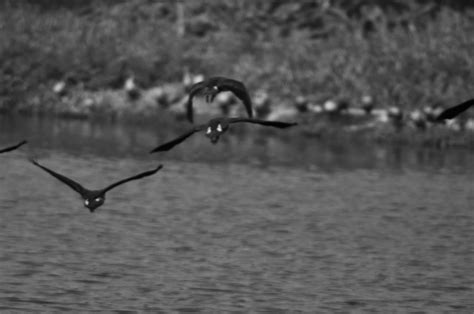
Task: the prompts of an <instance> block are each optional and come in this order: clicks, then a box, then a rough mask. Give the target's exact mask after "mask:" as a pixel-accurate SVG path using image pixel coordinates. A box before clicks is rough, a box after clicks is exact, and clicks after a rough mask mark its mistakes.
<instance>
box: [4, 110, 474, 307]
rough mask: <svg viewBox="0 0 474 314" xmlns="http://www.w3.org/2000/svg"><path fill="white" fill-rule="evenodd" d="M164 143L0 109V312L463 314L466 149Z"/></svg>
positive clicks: (471, 290)
mask: <svg viewBox="0 0 474 314" xmlns="http://www.w3.org/2000/svg"><path fill="white" fill-rule="evenodd" d="M256 128H258V127H256ZM176 134H177V133H176V132H175V131H166V132H162V131H161V132H159V131H157V130H156V129H155V128H152V127H146V126H142V127H136V126H131V125H130V126H119V125H113V124H106V123H105V124H104V123H87V122H84V121H60V120H56V121H51V120H38V119H24V118H23V119H20V118H17V119H13V118H7V117H0V147H3V146H8V145H10V144H13V143H15V142H17V141H18V140H20V139H22V138H23V137H26V138H28V139H29V140H30V144H29V145H27V146H25V147H23V148H22V149H21V150H20V151H15V152H12V153H8V154H2V155H0V161H1V162H0V283H1V284H0V311H2V312H3V311H19V312H23V311H29V310H34V311H43V312H51V311H59V312H62V311H67V310H72V311H105V310H108V311H111V310H129V311H151V312H203V313H209V312H214V313H219V312H228V311H237V312H249V311H253V312H268V313H279V312H280V313H282V312H285V313H286V312H309V313H313V312H360V313H367V312H378V313H393V312H417V311H425V312H455V313H472V312H474V266H473V265H474V152H473V151H469V150H463V149H452V150H446V151H443V150H427V149H414V148H409V147H394V146H374V145H371V144H370V143H354V142H353V143H347V142H346V143H322V142H318V141H317V140H316V139H313V138H304V137H302V136H301V135H300V134H299V133H298V132H297V131H296V130H288V132H286V130H277V131H276V132H271V133H268V132H266V131H265V132H257V131H256V130H255V129H254V128H252V127H250V128H248V129H246V130H245V132H244V133H242V134H240V133H239V134H237V133H235V132H234V134H226V135H225V136H224V138H223V139H222V142H220V143H218V144H217V145H215V146H213V145H211V144H210V143H209V142H208V141H207V140H206V139H205V138H204V137H203V135H202V134H197V135H194V136H193V137H192V138H191V139H190V140H189V141H187V142H185V143H183V144H182V145H180V146H178V147H177V148H176V149H175V150H173V151H171V152H169V153H166V154H162V155H149V154H147V151H148V150H150V149H151V148H153V147H154V146H155V145H156V144H158V143H159V142H160V141H164V140H166V139H169V138H172V137H173V136H174V135H176ZM29 156H34V157H36V158H38V160H39V161H40V162H42V163H43V164H45V165H47V166H49V167H51V168H53V169H55V170H57V171H59V172H62V173H64V174H67V175H69V176H71V177H72V178H74V179H77V180H78V181H79V182H82V183H84V185H85V186H87V187H89V188H100V187H103V186H105V185H107V184H109V183H111V182H112V181H114V180H117V179H121V178H123V177H125V176H129V175H132V174H135V173H137V172H141V171H144V170H148V169H152V168H153V167H155V166H156V165H157V163H163V165H164V168H163V169H162V170H161V171H160V172H158V173H157V174H156V175H155V176H152V177H148V178H145V179H143V180H140V181H133V182H129V183H128V184H126V185H123V186H121V187H119V188H117V189H116V190H113V191H110V192H109V193H108V194H107V201H106V202H105V204H104V205H103V206H102V207H101V208H99V209H98V210H97V211H96V212H95V213H93V214H91V213H90V212H89V211H88V210H87V209H86V208H84V207H83V206H82V201H81V200H80V199H79V197H78V196H77V195H76V194H75V193H74V192H73V191H71V190H70V189H69V188H68V187H67V186H64V185H63V184H61V183H59V182H58V181H57V180H55V179H54V178H52V177H50V176H49V175H48V174H46V173H45V172H43V171H41V170H40V169H38V168H36V167H34V166H33V165H31V164H29V163H28V162H27V161H26V158H27V157H29Z"/></svg>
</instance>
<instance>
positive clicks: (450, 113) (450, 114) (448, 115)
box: [436, 99, 474, 121]
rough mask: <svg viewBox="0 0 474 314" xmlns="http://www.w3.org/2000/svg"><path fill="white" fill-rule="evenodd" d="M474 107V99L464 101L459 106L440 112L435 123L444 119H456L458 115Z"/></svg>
mask: <svg viewBox="0 0 474 314" xmlns="http://www.w3.org/2000/svg"><path fill="white" fill-rule="evenodd" d="M472 105H474V99H470V100H468V101H465V102H463V103H461V104H459V105H456V106H454V107H451V108H448V109H446V110H444V111H443V112H441V113H440V114H439V116H438V117H437V118H436V120H437V121H442V120H446V119H452V118H454V117H456V116H457V115H458V114H460V113H461V112H463V111H466V110H467V109H468V108H469V107H471V106H472Z"/></svg>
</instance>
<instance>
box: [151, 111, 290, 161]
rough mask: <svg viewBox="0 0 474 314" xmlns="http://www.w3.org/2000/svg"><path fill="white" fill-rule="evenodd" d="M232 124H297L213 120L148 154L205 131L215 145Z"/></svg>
mask: <svg viewBox="0 0 474 314" xmlns="http://www.w3.org/2000/svg"><path fill="white" fill-rule="evenodd" d="M232 123H253V124H260V125H264V126H269V127H274V128H280V129H285V128H288V127H291V126H294V125H297V124H298V123H287V122H281V121H267V120H259V119H252V118H227V117H222V118H214V119H211V120H210V121H209V122H207V123H204V124H201V125H198V126H195V127H193V128H192V129H190V130H189V131H187V132H186V133H184V134H182V135H181V136H179V137H177V138H175V139H174V140H171V141H169V142H167V143H165V144H162V145H160V146H158V147H156V148H154V149H153V150H152V151H150V153H156V152H162V151H168V150H170V149H172V148H173V147H175V146H176V145H178V144H179V143H181V142H183V141H184V140H185V139H187V138H188V137H190V136H191V135H193V134H194V133H196V132H200V131H205V132H206V136H207V137H208V138H209V139H210V140H211V143H213V144H216V143H217V142H218V141H219V138H220V136H221V135H222V134H223V133H225V132H226V131H227V130H228V129H229V126H230V125H231V124H232Z"/></svg>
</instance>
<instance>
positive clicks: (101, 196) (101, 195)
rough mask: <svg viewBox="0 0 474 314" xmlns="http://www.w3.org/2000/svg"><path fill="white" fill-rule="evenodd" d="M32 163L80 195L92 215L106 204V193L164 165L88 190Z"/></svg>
mask: <svg viewBox="0 0 474 314" xmlns="http://www.w3.org/2000/svg"><path fill="white" fill-rule="evenodd" d="M30 161H31V162H32V163H33V164H34V165H35V166H38V167H40V168H41V169H43V170H44V171H46V172H48V173H49V174H50V175H52V176H53V177H55V178H56V179H58V180H59V181H61V182H63V183H64V184H66V185H68V186H69V187H70V188H71V189H73V190H74V191H76V192H77V193H79V194H80V195H81V197H82V198H83V199H84V206H85V207H87V208H88V209H89V211H90V212H91V213H92V212H94V210H96V209H97V208H98V207H99V206H101V205H102V204H104V202H105V193H106V192H108V191H110V190H112V189H113V188H115V187H117V186H119V185H121V184H124V183H126V182H128V181H132V180H138V179H141V178H144V177H148V176H151V175H153V174H155V173H156V172H158V170H160V169H161V168H163V166H162V165H159V166H158V167H156V168H155V169H153V170H149V171H145V172H142V173H139V174H137V175H134V176H132V177H129V178H126V179H123V180H120V181H117V182H115V183H113V184H111V185H109V186H108V187H106V188H104V189H100V190H88V189H86V188H85V187H83V186H82V185H81V184H79V183H77V182H76V181H74V180H72V179H69V178H67V177H65V176H63V175H62V174H59V173H57V172H54V171H53V170H51V169H48V168H46V167H45V166H42V165H40V164H39V163H38V162H37V161H36V160H34V159H30Z"/></svg>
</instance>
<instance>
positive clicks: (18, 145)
mask: <svg viewBox="0 0 474 314" xmlns="http://www.w3.org/2000/svg"><path fill="white" fill-rule="evenodd" d="M26 143H28V142H27V141H21V142H20V143H18V144H16V145H13V146H9V147H5V148H2V149H0V154H3V153H6V152H10V151H12V150H15V149H17V148H19V147H20V146H23V145H25V144H26Z"/></svg>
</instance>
